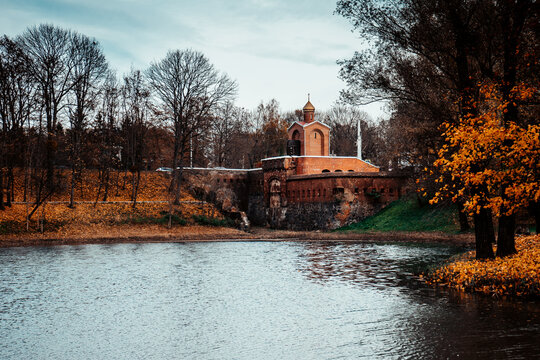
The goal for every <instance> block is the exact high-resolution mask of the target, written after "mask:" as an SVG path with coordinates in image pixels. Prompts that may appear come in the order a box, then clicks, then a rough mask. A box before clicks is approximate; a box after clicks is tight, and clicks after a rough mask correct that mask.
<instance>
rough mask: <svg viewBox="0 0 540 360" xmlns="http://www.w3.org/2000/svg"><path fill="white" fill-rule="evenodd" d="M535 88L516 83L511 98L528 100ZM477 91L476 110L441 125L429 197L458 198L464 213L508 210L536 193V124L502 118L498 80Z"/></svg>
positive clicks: (539, 161) (539, 152)
mask: <svg viewBox="0 0 540 360" xmlns="http://www.w3.org/2000/svg"><path fill="white" fill-rule="evenodd" d="M537 93H538V89H537V88H535V87H530V86H526V85H525V84H520V85H518V86H516V87H515V88H514V89H512V96H513V97H512V99H511V101H516V102H521V101H527V100H528V99H530V98H532V97H534V96H537ZM480 94H481V96H482V101H481V103H479V104H478V109H479V114H478V115H477V116H466V117H463V118H461V119H460V120H459V121H458V122H457V123H455V124H452V123H444V124H443V125H442V127H441V129H442V130H443V131H444V133H443V137H444V140H445V144H444V145H443V147H442V148H441V149H440V150H439V152H438V159H437V160H436V161H435V162H434V165H435V167H436V168H437V169H438V171H439V172H440V175H439V178H438V179H437V180H436V182H437V183H439V184H440V185H439V191H438V192H437V193H436V194H435V196H434V197H433V198H432V199H431V200H430V203H436V202H438V201H440V200H441V199H443V198H445V197H449V198H451V199H452V200H453V201H458V200H461V201H463V202H464V204H465V210H466V211H467V212H469V214H473V213H478V212H479V211H480V209H482V208H489V209H491V210H492V212H493V213H494V215H496V216H498V215H501V214H502V213H504V214H507V215H509V214H511V213H513V212H515V211H516V210H517V209H518V208H519V207H522V206H526V205H527V204H528V202H529V201H531V200H538V199H540V137H539V135H540V126H539V125H536V124H529V125H526V126H525V125H520V124H516V123H515V122H506V123H505V121H504V112H505V111H506V110H507V109H508V105H509V102H508V101H507V102H504V101H503V100H502V98H501V96H500V93H499V89H498V87H497V86H495V85H493V84H487V85H483V86H481V87H480ZM449 179H452V186H447V184H448V180H449Z"/></svg>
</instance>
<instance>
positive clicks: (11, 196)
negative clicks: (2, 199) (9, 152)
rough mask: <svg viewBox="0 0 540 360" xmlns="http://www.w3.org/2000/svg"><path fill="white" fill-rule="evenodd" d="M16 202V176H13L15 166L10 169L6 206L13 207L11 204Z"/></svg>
mask: <svg viewBox="0 0 540 360" xmlns="http://www.w3.org/2000/svg"><path fill="white" fill-rule="evenodd" d="M12 202H15V176H14V175H13V165H11V166H10V167H8V187H7V198H6V205H7V206H10V207H11V203H12Z"/></svg>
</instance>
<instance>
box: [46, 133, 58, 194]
mask: <svg viewBox="0 0 540 360" xmlns="http://www.w3.org/2000/svg"><path fill="white" fill-rule="evenodd" d="M46 147H47V149H46V157H47V158H46V167H47V176H46V182H47V190H48V191H53V190H54V159H55V156H56V140H55V138H54V136H53V135H52V134H51V133H49V134H48V136H47V145H46Z"/></svg>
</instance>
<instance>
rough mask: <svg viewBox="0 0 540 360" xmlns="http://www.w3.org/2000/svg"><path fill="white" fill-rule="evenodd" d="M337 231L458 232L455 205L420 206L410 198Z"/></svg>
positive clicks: (395, 202) (394, 203)
mask: <svg viewBox="0 0 540 360" xmlns="http://www.w3.org/2000/svg"><path fill="white" fill-rule="evenodd" d="M336 231H352V232H369V231H418V232H429V231H439V232H444V233H458V232H459V222H458V218H457V210H456V208H455V207H454V206H451V205H450V206H449V205H438V206H430V205H425V206H420V205H419V204H418V201H416V199H414V198H413V197H405V198H402V199H400V200H397V201H394V202H393V203H391V204H390V205H388V206H387V207H386V208H384V209H383V210H382V211H380V212H379V213H377V214H375V215H374V216H371V217H368V218H366V219H365V220H363V221H361V222H358V223H355V224H352V225H349V226H345V227H342V228H340V229H338V230H336Z"/></svg>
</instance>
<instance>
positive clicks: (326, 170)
mask: <svg viewBox="0 0 540 360" xmlns="http://www.w3.org/2000/svg"><path fill="white" fill-rule="evenodd" d="M322 172H323V173H327V172H330V170H328V169H324V170H323V171H322Z"/></svg>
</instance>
